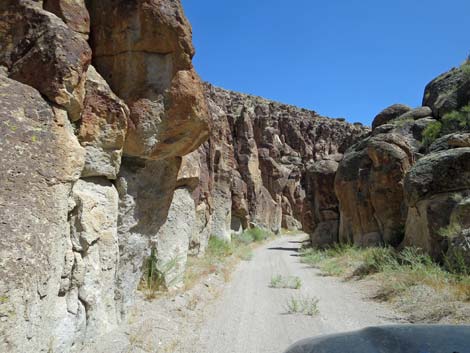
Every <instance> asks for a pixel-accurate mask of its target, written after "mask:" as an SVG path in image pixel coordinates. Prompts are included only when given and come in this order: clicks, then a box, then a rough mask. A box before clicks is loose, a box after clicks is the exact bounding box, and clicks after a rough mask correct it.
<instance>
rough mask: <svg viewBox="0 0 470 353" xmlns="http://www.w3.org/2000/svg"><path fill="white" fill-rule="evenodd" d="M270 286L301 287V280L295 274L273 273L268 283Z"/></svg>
mask: <svg viewBox="0 0 470 353" xmlns="http://www.w3.org/2000/svg"><path fill="white" fill-rule="evenodd" d="M269 286H270V287H271V288H289V289H300V287H302V280H301V279H300V278H299V277H297V276H287V277H284V276H281V275H274V276H272V277H271V282H270V284H269Z"/></svg>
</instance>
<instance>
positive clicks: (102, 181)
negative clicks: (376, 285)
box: [0, 0, 470, 353]
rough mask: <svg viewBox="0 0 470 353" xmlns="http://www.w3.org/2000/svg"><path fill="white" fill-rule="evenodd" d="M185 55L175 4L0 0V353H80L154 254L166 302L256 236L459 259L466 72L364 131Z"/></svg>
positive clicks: (128, 301) (463, 233) (111, 322)
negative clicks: (220, 250) (197, 273)
mask: <svg viewBox="0 0 470 353" xmlns="http://www.w3.org/2000/svg"><path fill="white" fill-rule="evenodd" d="M193 55H194V48H193V46H192V39H191V27H190V25H189V23H188V21H187V20H186V18H185V16H184V12H183V10H182V8H181V4H180V2H179V1H174V0H159V1H157V0H132V1H124V0H88V1H85V0H43V1H40V0H39V1H33V0H4V1H2V2H1V3H0V133H1V135H0V138H1V139H0V151H1V152H2V153H1V154H0V162H1V164H2V168H1V169H0V183H1V186H2V189H1V190H0V209H1V212H0V234H1V235H2V236H1V237H0V351H2V352H3V351H5V352H22V353H23V352H78V351H80V349H81V346H82V344H83V343H84V342H86V341H88V342H89V341H93V340H97V339H99V337H100V336H102V335H106V333H107V332H110V331H112V330H113V329H115V328H116V327H117V326H119V324H120V323H121V322H122V320H124V319H125V318H126V315H127V314H128V312H129V308H130V306H131V305H132V303H133V301H134V298H135V296H136V293H137V289H138V287H139V284H140V283H141V279H142V272H143V268H144V264H145V262H146V259H147V258H148V256H149V255H150V254H151V253H154V254H156V259H157V264H156V266H157V268H160V269H163V268H167V267H168V266H167V265H168V264H173V265H172V266H171V269H170V270H169V271H165V274H164V275H165V276H164V281H165V285H166V287H167V288H169V289H174V288H179V287H181V286H182V284H183V275H184V272H185V267H186V260H187V256H188V255H194V256H200V255H202V254H204V251H205V249H206V247H207V243H208V239H209V238H210V237H211V236H215V237H218V238H221V239H225V240H230V239H231V237H232V235H233V234H240V232H242V231H243V230H244V229H246V228H249V227H253V226H257V227H262V228H264V229H266V230H269V231H271V232H273V233H279V231H280V229H281V228H287V229H291V230H296V229H303V230H305V231H306V232H308V233H309V234H310V237H311V241H312V244H314V245H316V246H328V245H331V244H334V243H338V242H340V243H354V244H357V245H360V246H368V245H392V246H396V247H403V246H418V247H421V248H422V249H424V250H425V251H427V252H428V253H430V254H431V255H433V256H434V257H435V258H436V259H441V257H442V255H443V254H444V253H447V254H451V255H452V254H454V255H455V256H457V255H458V254H460V255H461V254H462V251H464V255H465V254H466V255H465V256H468V257H467V259H470V255H469V254H470V251H469V250H468V249H469V248H470V246H468V244H470V243H469V228H470V224H469V219H470V208H469V205H470V201H469V200H470V165H469V161H470V159H469V157H470V142H469V141H470V137H469V130H470V118H468V113H469V111H470V110H469V109H470V108H467V107H466V106H467V105H468V104H469V103H470V92H469V87H470V76H469V72H470V70H469V69H468V67H469V66H470V65H469V64H465V65H463V66H462V67H460V68H458V69H454V70H452V71H450V72H449V73H446V74H444V75H442V76H440V77H438V78H437V79H436V80H433V81H432V82H431V83H430V84H429V85H428V86H427V88H426V91H425V96H424V100H423V107H420V108H417V109H411V108H410V107H407V106H404V105H394V106H392V107H389V108H387V109H386V110H384V111H383V112H381V113H380V114H379V115H378V116H377V117H376V119H375V120H374V123H373V130H372V131H371V130H370V129H369V128H367V127H364V126H362V125H361V124H349V123H346V122H345V121H344V119H328V118H326V117H322V116H320V115H319V114H317V113H315V112H313V111H308V110H305V109H300V108H296V107H293V106H289V105H285V104H281V103H277V102H273V101H269V100H265V99H263V98H259V97H255V96H250V95H245V94H240V93H235V92H230V91H226V90H223V89H220V88H216V87H214V86H212V85H210V84H202V83H201V82H200V79H199V77H198V76H197V74H196V72H195V71H194V68H193V66H192V62H191V60H192V57H193ZM456 112H458V114H460V115H458V116H457V117H456V116H455V114H457V113H456ZM449 113H450V114H454V115H453V116H454V118H455V119H454V118H452V119H454V120H452V119H451V118H450V117H449V115H448V114H449ZM465 114H467V115H465ZM466 117H467V118H468V120H466V119H467V118H466ZM439 124H440V125H439ZM430 127H438V128H439V129H438V130H439V131H437V132H435V133H434V134H433V136H432V137H433V139H430V138H429V135H430V133H429V128H430ZM449 235H450V236H449ZM457 260H458V258H456V261H457Z"/></svg>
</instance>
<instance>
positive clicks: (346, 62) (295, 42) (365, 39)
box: [182, 0, 470, 124]
mask: <svg viewBox="0 0 470 353" xmlns="http://www.w3.org/2000/svg"><path fill="white" fill-rule="evenodd" d="M182 2H183V6H184V8H185V12H186V15H187V17H188V18H189V20H190V21H191V23H192V26H193V34H194V44H195V47H196V57H195V59H194V64H195V66H196V69H197V70H198V72H199V74H200V75H201V77H202V78H203V80H205V81H209V82H211V83H213V84H215V85H217V86H220V87H224V88H227V89H231V90H236V91H240V92H244V93H251V94H256V95H259V96H262V97H265V98H269V99H273V100H277V101H281V102H283V103H289V104H294V105H298V106H300V107H304V108H309V109H313V110H316V111H317V112H318V113H320V114H323V115H327V116H331V117H345V118H347V119H348V120H349V121H351V122H354V121H361V122H363V123H365V124H370V122H371V120H372V119H373V117H374V116H375V115H376V114H377V113H378V112H379V111H380V110H382V109H383V108H385V107H386V106H388V105H391V104H393V103H405V104H408V105H411V106H419V105H420V104H421V99H422V95H423V90H424V86H425V85H426V83H427V82H429V81H430V80H431V79H432V78H434V77H435V76H437V75H438V74H440V73H442V72H444V71H447V70H448V69H450V68H451V67H453V66H458V65H460V64H461V63H462V62H463V61H464V59H465V56H466V55H467V54H468V53H469V52H470V37H469V36H470V0H290V1H286V0H182Z"/></svg>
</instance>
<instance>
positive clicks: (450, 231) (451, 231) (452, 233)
mask: <svg viewBox="0 0 470 353" xmlns="http://www.w3.org/2000/svg"><path fill="white" fill-rule="evenodd" d="M461 232H462V226H461V225H460V224H458V223H453V224H449V225H448V226H447V227H444V228H441V229H439V231H438V232H437V233H438V234H439V235H440V236H441V237H444V238H455V237H456V236H458V235H460V233H461Z"/></svg>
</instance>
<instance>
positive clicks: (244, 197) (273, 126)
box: [196, 84, 369, 239]
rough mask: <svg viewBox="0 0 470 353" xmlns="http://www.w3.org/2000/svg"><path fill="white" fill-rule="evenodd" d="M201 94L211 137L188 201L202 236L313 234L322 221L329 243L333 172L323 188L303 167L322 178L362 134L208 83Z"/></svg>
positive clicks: (332, 224)
mask: <svg viewBox="0 0 470 353" xmlns="http://www.w3.org/2000/svg"><path fill="white" fill-rule="evenodd" d="M205 90H206V97H207V100H208V105H209V111H210V113H211V116H212V131H211V136H210V138H209V141H208V142H207V143H206V144H204V145H203V146H202V147H201V148H200V149H199V153H200V156H201V164H202V165H204V167H203V169H204V170H206V172H205V177H204V178H203V179H201V183H200V185H199V187H198V192H197V199H196V202H197V203H198V205H199V206H198V207H199V208H201V209H204V210H205V211H206V215H205V223H206V224H207V227H209V228H210V231H209V233H210V234H212V235H214V236H217V237H220V238H223V239H230V237H231V234H232V233H237V232H239V231H240V229H246V228H248V227H250V226H253V225H255V226H259V227H262V228H265V229H268V230H270V231H272V232H274V233H278V232H279V231H280V229H281V227H283V228H287V229H291V230H295V229H302V228H303V229H305V230H307V231H308V230H312V232H313V230H314V229H315V228H316V226H317V225H318V224H320V223H322V222H328V223H329V227H330V228H331V230H330V233H331V237H332V238H333V239H336V238H337V228H338V225H337V224H336V225H335V222H336V223H337V222H338V221H339V214H338V211H337V204H336V205H335V200H336V198H335V197H334V196H331V195H332V194H333V195H334V191H333V188H329V189H327V188H326V187H328V186H331V185H332V184H333V183H332V180H333V179H334V173H333V174H332V175H333V177H332V176H331V173H330V177H329V179H330V180H329V181H328V182H325V185H323V183H324V182H323V180H322V177H321V176H318V178H317V179H318V186H314V185H313V184H312V183H310V184H309V176H308V170H309V167H308V166H309V165H312V164H313V165H315V163H317V164H318V166H319V167H318V170H317V173H316V175H318V174H322V173H325V174H328V173H329V172H328V171H327V169H328V168H326V169H325V168H322V167H320V165H325V166H330V167H331V165H333V164H337V161H339V160H341V158H342V154H343V153H344V152H345V151H346V149H347V148H348V147H349V146H350V145H352V144H353V143H355V142H356V141H358V140H359V139H360V138H361V137H363V136H364V135H366V134H367V133H368V132H369V129H368V128H366V127H364V126H362V125H360V124H356V125H353V124H349V123H346V122H344V121H341V120H335V119H329V118H325V117H322V116H320V115H319V114H317V113H316V112H313V111H308V110H306V109H300V108H297V107H293V106H289V105H285V104H281V103H277V102H273V101H269V100H266V99H263V98H260V97H255V96H250V95H246V94H241V93H236V92H231V91H227V90H224V89H221V88H217V87H214V86H212V85H210V84H206V85H205ZM308 185H310V186H308ZM307 188H309V189H308V191H309V192H308V193H307ZM327 195H329V196H327ZM331 198H332V199H333V200H330V199H331ZM322 227H325V224H324V225H322ZM327 228H328V227H327ZM335 233H336V234H335Z"/></svg>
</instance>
